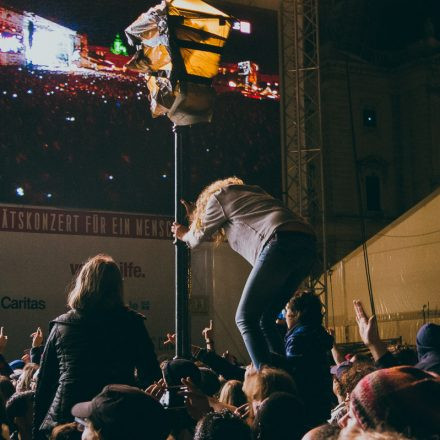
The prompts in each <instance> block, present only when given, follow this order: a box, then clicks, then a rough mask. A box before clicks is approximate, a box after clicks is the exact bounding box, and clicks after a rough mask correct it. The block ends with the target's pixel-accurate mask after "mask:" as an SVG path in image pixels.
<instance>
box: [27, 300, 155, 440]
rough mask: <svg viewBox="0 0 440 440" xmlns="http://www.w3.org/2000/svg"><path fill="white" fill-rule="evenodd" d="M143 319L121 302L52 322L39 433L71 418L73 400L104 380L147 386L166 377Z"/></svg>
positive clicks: (40, 391) (40, 389)
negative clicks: (112, 308) (111, 307)
mask: <svg viewBox="0 0 440 440" xmlns="http://www.w3.org/2000/svg"><path fill="white" fill-rule="evenodd" d="M144 319H145V318H144V317H143V316H142V315H140V314H138V313H136V312H134V311H132V310H130V309H128V308H120V309H118V310H115V311H112V312H105V313H103V312H101V314H96V313H93V314H90V315H87V314H85V313H79V312H78V311H75V310H71V311H70V312H68V313H66V314H64V315H61V316H59V317H58V318H56V319H55V320H54V321H52V322H51V331H50V334H49V338H48V340H47V343H46V346H45V348H44V352H43V356H42V359H41V368H40V373H39V378H38V384H37V389H36V395H35V415H34V436H35V437H37V438H39V437H38V435H37V434H38V431H43V432H45V433H49V432H50V431H51V430H52V428H53V427H54V426H55V425H57V424H60V423H66V422H70V421H72V420H73V417H72V415H71V414H70V411H71V409H72V406H73V405H74V404H76V403H78V402H83V401H88V400H91V399H92V398H93V397H94V396H96V395H97V394H98V393H99V392H100V391H101V390H102V388H103V387H104V386H105V385H108V384H112V383H120V384H127V385H135V384H137V385H139V386H141V387H146V386H147V385H149V384H150V383H152V382H153V381H154V380H157V379H159V378H160V377H161V372H160V368H159V364H158V362H157V358H156V354H155V352H154V346H153V343H152V341H151V339H150V336H149V335H148V332H147V329H146V328H145V325H144ZM135 369H136V373H137V383H136V380H135Z"/></svg>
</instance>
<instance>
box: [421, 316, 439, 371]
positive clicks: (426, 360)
mask: <svg viewBox="0 0 440 440" xmlns="http://www.w3.org/2000/svg"><path fill="white" fill-rule="evenodd" d="M416 340H417V342H416V343H417V355H418V357H419V362H418V363H417V365H416V367H417V368H420V369H421V370H427V371H432V372H434V373H437V374H440V325H437V324H433V323H429V324H425V325H422V327H420V329H419V331H418V332H417V338H416Z"/></svg>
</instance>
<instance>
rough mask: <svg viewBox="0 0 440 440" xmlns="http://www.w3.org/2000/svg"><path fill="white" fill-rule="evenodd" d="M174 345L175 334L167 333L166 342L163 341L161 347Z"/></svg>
mask: <svg viewBox="0 0 440 440" xmlns="http://www.w3.org/2000/svg"><path fill="white" fill-rule="evenodd" d="M168 344H172V345H176V334H175V333H167V340H166V341H164V343H163V345H168Z"/></svg>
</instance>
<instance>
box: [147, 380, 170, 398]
mask: <svg viewBox="0 0 440 440" xmlns="http://www.w3.org/2000/svg"><path fill="white" fill-rule="evenodd" d="M165 390H166V384H165V381H164V380H163V379H160V380H158V381H157V382H154V383H152V384H151V385H150V386H149V387H148V388H147V389H146V390H145V392H146V393H147V394H148V395H150V396H151V397H154V398H155V399H156V400H157V401H159V400H160V399H161V397H162V396H163V395H164V393H165Z"/></svg>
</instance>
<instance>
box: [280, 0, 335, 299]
mask: <svg viewBox="0 0 440 440" xmlns="http://www.w3.org/2000/svg"><path fill="white" fill-rule="evenodd" d="M279 35H280V39H279V43H280V51H279V56H280V85H281V140H282V146H281V148H282V154H281V158H282V172H283V176H282V178H283V181H282V182H283V194H284V201H285V203H286V205H287V206H288V207H289V208H291V209H292V210H293V211H295V212H297V213H299V214H301V215H302V216H303V217H305V218H306V219H307V220H308V221H309V222H310V223H311V224H312V225H313V226H314V227H315V229H316V231H317V234H318V243H319V245H320V265H319V266H320V267H316V268H315V275H314V276H313V277H312V278H311V279H310V287H313V288H314V289H315V290H316V292H317V293H318V294H324V300H325V303H326V304H327V288H326V287H327V277H326V269H327V252H326V228H325V200H324V175H323V160H322V133H321V131H322V130H321V99H320V72H319V19H318V0H280V2H279ZM322 275H324V276H323V277H322Z"/></svg>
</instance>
